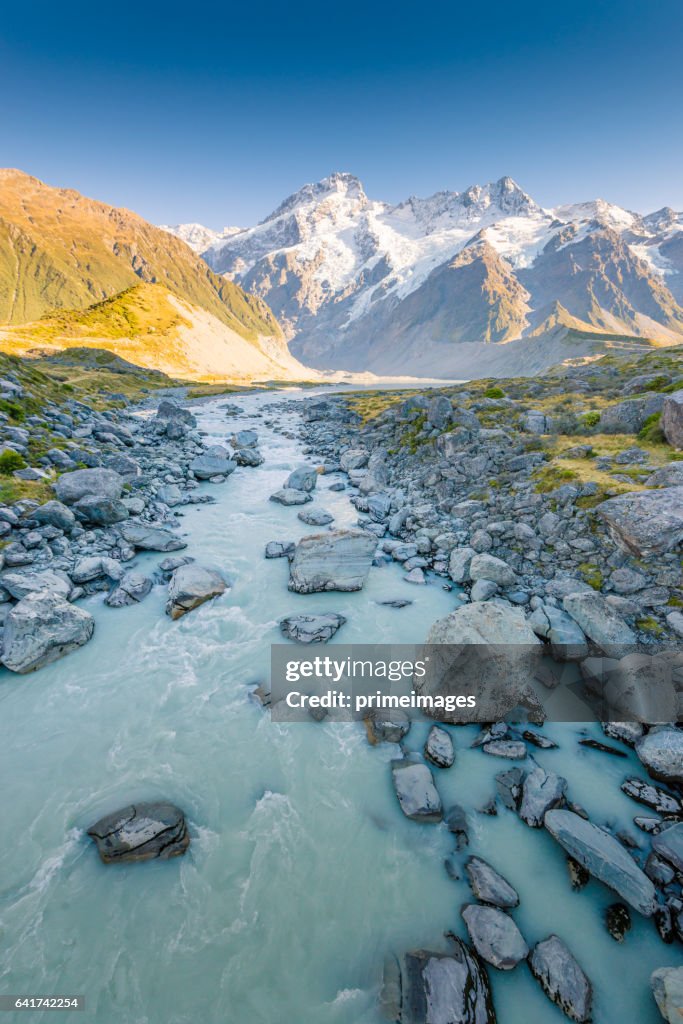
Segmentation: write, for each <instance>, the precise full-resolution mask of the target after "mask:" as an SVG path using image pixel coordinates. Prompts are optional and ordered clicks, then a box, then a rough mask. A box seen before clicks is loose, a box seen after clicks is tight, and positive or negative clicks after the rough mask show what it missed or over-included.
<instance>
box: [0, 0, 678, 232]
mask: <svg viewBox="0 0 683 1024" xmlns="http://www.w3.org/2000/svg"><path fill="white" fill-rule="evenodd" d="M682 40H683V4H681V3H680V0H642V2H633V0H603V2H600V0H591V2H590V3H589V2H584V0H578V2H573V3H571V2H570V3H566V2H565V3H564V4H562V3H560V4H549V3H548V2H547V0H546V2H544V3H536V2H528V0H526V2H525V0H520V2H515V3H513V2H509V3H500V2H498V0H489V2H487V3H485V4H482V3H479V4H461V3H458V2H455V0H452V2H450V3H447V2H441V0H432V2H430V3H426V4H419V3H415V2H413V3H410V4H408V3H404V2H403V0H392V2H391V3H386V2H384V0H378V2H374V3H373V2H372V0H370V3H367V2H366V3H364V4H363V3H358V2H356V0H345V2H343V3H325V2H324V0H315V2H312V0H305V2H300V3H296V2H294V3H291V4H290V5H286V4H282V3H279V4H272V5H271V4H270V3H269V2H268V0H261V2H260V3H252V4H245V3H241V4H240V5H239V6H238V5H233V4H231V3H230V2H229V0H225V2H224V3H221V4H215V3H213V2H203V3H201V4H196V5H194V7H193V5H188V4H187V3H184V4H182V5H180V4H175V3H173V2H172V0H168V2H166V3H164V4H161V3H158V2H157V0H139V2H138V3H137V4H129V3H119V4H106V5H95V4H92V3H91V2H90V3H87V4H86V3H82V2H69V0H66V2H65V3H64V4H55V3H54V0H50V2H44V0H32V2H29V3H21V2H17V0H7V2H6V4H5V5H3V14H2V18H1V19H0V87H1V89H2V93H1V94H2V96H3V101H2V104H1V105H0V166H15V167H20V168H22V169H23V170H26V171H28V172H30V173H32V174H35V175H37V176H38V177H40V178H42V179H43V180H45V181H48V182H49V183H51V184H56V185H68V186H71V187H74V188H77V189H79V190H80V191H82V192H84V193H86V194H88V195H91V196H94V197H95V198H98V199H102V200H104V201H106V202H110V203H113V204H115V205H121V206H127V207H129V208H131V209H134V210H137V212H139V213H141V214H142V215H143V216H145V217H147V218H148V219H149V220H152V221H155V222H157V223H160V222H167V223H175V222H178V221H189V220H197V221H200V222H203V223H205V224H208V225H210V226H212V227H219V226H222V225H223V224H249V223H253V222H254V221H256V220H259V219H261V218H262V217H264V216H265V215H266V214H268V213H269V212H270V211H271V210H272V209H273V208H274V207H275V206H276V205H277V204H278V203H279V202H280V200H281V199H282V198H284V196H286V195H287V194H289V193H290V192H292V191H294V190H295V189H297V188H298V187H299V186H300V185H302V184H303V183H305V182H307V181H315V180H317V179H318V178H321V177H323V176H324V175H326V174H328V173H330V172H331V171H333V170H346V171H351V172H353V173H355V174H357V175H358V176H359V177H360V178H361V179H362V181H363V182H364V184H365V187H366V191H367V192H368V194H370V195H371V196H374V197H378V198H384V199H388V200H390V201H398V200H400V199H403V198H405V197H406V196H408V195H410V194H417V195H429V194H431V193H432V192H435V191H438V190H440V189H445V188H449V189H458V190H460V189H463V188H465V187H467V186H468V185H470V184H473V183H475V182H484V181H488V180H491V179H495V178H498V177H500V176H502V175H504V174H510V175H511V176H512V177H514V178H515V179H516V180H517V181H519V183H520V184H521V185H522V186H523V187H524V188H525V189H526V190H527V191H528V192H530V193H531V194H532V195H533V196H534V198H535V199H536V200H537V201H538V202H540V203H542V204H543V205H547V206H550V205H555V204H558V203H563V202H569V201H579V200H583V199H589V198H595V197H596V196H598V195H599V196H602V197H604V198H606V199H609V200H611V201H612V202H617V203H619V204H621V205H624V206H627V207H629V208H631V209H635V210H639V211H641V212H649V211H650V210H652V209H655V208H657V207H660V206H663V205H671V206H674V207H676V208H678V209H681V208H683V114H682V111H683V84H682V83H683V58H682V56H681V54H682V51H683V48H682V45H681V44H682Z"/></svg>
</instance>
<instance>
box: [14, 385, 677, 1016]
mask: <svg viewBox="0 0 683 1024" xmlns="http://www.w3.org/2000/svg"><path fill="white" fill-rule="evenodd" d="M280 400H281V396H280V395H277V394H268V395H266V394H263V395H258V396H246V397H243V396H239V397H238V401H239V404H240V405H242V406H243V407H244V408H245V410H246V411H247V412H248V413H249V414H250V415H249V417H248V418H246V419H245V418H240V420H239V426H240V427H242V426H253V427H254V428H256V429H257V430H258V431H259V433H260V435H261V439H262V441H261V447H262V450H263V452H264V454H265V456H266V463H265V464H264V465H263V466H261V467H259V468H257V469H239V470H237V471H236V472H235V473H234V474H233V476H231V477H230V479H229V481H228V482H227V483H226V484H225V485H223V486H218V487H214V488H211V487H210V485H207V489H209V490H210V491H211V493H212V494H214V495H215V497H216V498H217V499H218V500H217V502H216V504H214V505H210V506H196V507H190V508H188V509H183V510H181V511H182V512H183V519H182V520H181V522H182V524H183V525H182V529H183V530H184V531H185V532H186V533H187V539H188V542H189V547H188V549H187V553H188V554H191V555H193V556H194V557H196V558H197V559H198V561H200V562H204V563H206V564H208V565H211V566H215V567H216V568H218V569H219V570H220V571H222V572H223V573H225V574H226V575H227V576H228V577H229V578H230V579H232V581H233V587H232V589H231V590H230V591H229V592H228V593H227V594H226V595H224V596H223V597H222V598H220V599H219V600H217V601H215V602H213V603H211V604H207V605H204V606H203V607H202V608H200V609H198V610H196V611H195V612H193V613H192V614H190V615H187V616H186V617H184V618H183V619H181V620H179V621H178V622H171V620H170V619H169V618H168V617H167V616H166V615H165V614H164V599H165V594H164V589H163V588H155V589H154V590H153V591H152V593H151V594H150V595H149V597H147V598H146V599H145V601H144V602H143V603H142V604H141V605H139V606H136V607H135V608H124V609H108V608H105V607H104V606H103V604H102V600H101V596H100V597H96V598H93V599H91V600H89V601H87V602H86V606H87V607H88V608H89V610H90V611H91V612H92V613H93V614H94V615H95V617H96V620H97V628H96V632H95V636H94V639H93V640H92V641H91V642H90V643H89V644H88V645H87V646H86V647H84V648H82V649H81V650H80V651H78V652H75V653H74V654H72V655H70V656H69V657H68V658H65V659H63V660H61V661H59V662H57V663H55V664H54V665H51V666H49V667H48V668H46V669H44V670H41V671H40V672H38V673H36V674H34V675H32V676H27V677H17V676H12V675H10V674H9V673H4V672H3V673H2V675H1V676H0V777H1V778H2V779H3V810H2V818H3V832H4V837H5V838H4V842H3V844H2V846H1V847H0V940H1V941H2V946H3V951H4V955H3V958H2V965H1V966H0V990H1V991H5V992H21V991H34V992H41V993H44V994H46V993H50V992H54V993H57V992H62V993H76V992H80V993H83V994H85V995H86V998H87V1000H88V1009H87V1011H86V1013H85V1015H84V1014H81V1013H79V1014H68V1013H67V1014H64V1016H63V1017H62V1018H60V1019H63V1020H66V1021H73V1022H74V1024H84V1021H89V1022H90V1021H92V1022H94V1024H143V1022H148V1024H160V1022H161V1021H163V1022H164V1024H190V1022H191V1024H196V1022H197V1021H201V1022H202V1024H225V1022H228V1021H230V1022H239V1024H290V1022H291V1024H294V1022H296V1024H378V1022H379V1019H380V1018H379V1014H378V1011H377V1001H376V997H377V989H378V983H379V980H380V975H381V967H382V961H383V958H384V955H385V953H386V952H388V951H396V952H401V951H403V950H405V949H408V948H413V947H419V946H423V947H433V948H441V949H445V948H447V947H446V945H445V940H444V939H443V933H444V932H445V931H448V930H454V931H457V932H459V933H460V934H463V935H464V929H463V926H462V921H461V920H460V917H459V908H460V905H461V903H463V902H464V901H466V900H468V899H470V898H471V894H470V893H469V890H468V889H467V887H466V885H465V884H464V883H462V882H461V883H454V882H453V881H451V880H450V879H449V878H448V877H447V875H446V872H445V871H444V869H443V860H444V858H445V857H446V856H447V855H448V853H449V852H450V851H451V849H452V838H451V837H450V836H449V834H448V833H447V831H446V829H445V827H444V826H419V825H416V824H414V823H412V822H410V821H408V820H407V819H405V818H404V817H403V816H402V815H401V813H400V811H399V809H398V806H397V802H396V799H395V795H394V793H393V790H392V787H391V781H390V772H389V765H388V762H389V760H390V758H391V756H392V755H393V753H394V751H393V749H392V748H391V747H390V746H389V745H383V746H380V747H375V748H372V747H370V746H369V745H368V744H367V741H366V738H365V733H364V730H363V729H362V728H361V727H360V726H357V725H352V724H338V725H334V724H311V725H307V724H293V725H289V726H287V725H274V724H272V723H271V722H270V718H269V716H268V714H267V713H264V712H263V711H262V710H261V709H260V708H259V707H257V706H256V704H255V703H254V702H253V701H252V700H251V699H250V697H249V689H250V687H251V686H252V685H253V684H254V683H256V682H259V681H264V680H266V679H267V674H268V667H269V645H270V643H272V642H280V641H281V636H280V633H279V630H278V628H277V620H278V619H279V618H280V617H281V616H283V615H285V614H288V613H292V612H293V611H300V612H306V611H315V610H318V609H324V610H333V611H338V612H340V613H342V614H343V615H345V616H346V617H347V619H348V623H347V624H346V625H345V626H344V628H343V629H342V630H341V631H340V633H339V634H338V637H337V639H338V640H339V641H340V642H347V643H348V642H358V641H363V640H365V641H367V640H369V639H372V640H377V641H402V642H419V641H422V640H423V639H424V637H425V635H426V633H427V630H428V628H429V626H430V625H431V623H432V622H433V621H434V620H435V619H437V618H439V617H441V616H443V615H444V614H446V613H447V612H448V611H449V610H451V608H452V607H453V598H452V596H451V595H448V594H447V593H445V592H444V591H443V590H442V588H441V585H440V583H439V581H434V582H433V583H431V584H430V585H428V586H426V587H415V586H411V585H410V584H407V583H405V582H404V581H403V580H402V578H401V576H402V573H401V570H400V568H399V567H397V566H395V565H392V566H387V567H384V568H381V569H373V570H372V572H371V574H370V578H369V580H368V584H367V586H366V587H365V589H364V590H363V591H362V592H360V593H356V594H320V595H308V596H302V595H296V594H291V593H289V592H288V591H287V587H286V581H287V564H286V559H280V560H265V559H264V557H263V549H264V546H265V544H266V542H267V541H269V540H276V539H277V540H290V539H292V540H295V539H297V538H298V537H300V536H302V535H304V534H306V533H309V532H315V528H311V527H306V526H305V525H304V524H303V523H301V522H300V520H298V519H297V516H296V511H297V510H296V508H289V509H287V508H283V507H282V506H279V505H276V504H274V503H273V502H269V501H268V497H269V495H270V494H271V493H272V492H273V491H274V490H276V489H277V488H279V487H280V486H281V485H282V482H283V479H284V477H285V476H286V474H287V472H288V471H289V470H291V469H292V468H293V467H294V466H295V465H297V464H299V463H301V462H303V461H305V460H304V458H303V457H302V454H301V450H300V447H299V445H298V443H297V442H295V441H293V440H290V439H287V438H284V437H282V435H280V434H275V433H273V431H271V430H269V429H268V428H267V427H266V426H265V425H264V422H263V418H262V417H261V416H260V415H259V414H260V413H261V412H262V411H263V412H265V413H266V415H267V407H268V406H269V405H271V404H272V403H274V402H278V401H280ZM222 404H223V402H222V401H220V400H218V401H213V402H211V403H207V404H206V405H204V406H203V407H202V409H201V413H200V420H201V426H202V427H203V428H204V429H205V430H207V431H208V432H209V435H210V438H211V440H216V441H223V440H225V438H226V437H227V436H229V434H230V433H232V430H233V428H234V426H235V423H234V422H232V423H231V422H229V421H228V420H227V418H226V414H225V412H224V411H223V410H222V408H221V406H222ZM277 418H278V421H279V422H280V423H283V424H284V423H285V421H286V419H287V417H283V416H282V414H281V413H278V414H277ZM290 425H292V426H294V419H293V418H292V419H291V424H290ZM328 483H329V479H326V478H325V477H323V478H321V480H320V481H319V488H318V492H317V494H316V504H317V506H318V507H324V508H326V509H329V511H330V512H332V514H333V515H334V516H335V518H336V522H337V524H339V525H344V526H346V525H352V524H353V523H354V522H355V519H356V513H355V510H354V509H353V508H352V506H351V505H350V504H349V501H348V497H347V496H346V495H345V494H344V493H334V492H330V491H327V490H326V487H327V484H328ZM162 557H163V556H161V555H143V556H140V557H139V558H138V559H137V564H138V565H139V567H140V568H141V569H142V570H143V571H144V570H147V571H152V569H153V568H154V566H155V565H156V564H157V563H158V561H160V560H161V558H162ZM397 596H407V597H409V598H412V599H413V600H414V604H413V605H411V606H409V607H408V608H405V609H402V610H396V609H393V608H388V607H384V606H381V605H378V604H377V603H376V602H377V601H380V600H386V599H388V598H393V597H397ZM424 733H425V728H424V727H423V726H416V727H414V730H413V732H411V735H410V742H411V744H412V745H413V746H415V747H419V746H420V745H421V743H422V742H423V740H424ZM577 733H578V727H577V728H576V729H575V728H574V727H571V726H566V727H563V728H562V727H559V726H556V727H554V735H555V736H556V738H557V739H558V741H559V742H560V744H561V749H560V750H558V751H550V752H539V755H538V760H539V761H540V762H541V763H543V764H544V765H546V766H548V767H557V769H558V770H559V771H561V772H563V773H564V774H566V776H567V777H568V778H569V780H570V787H571V792H572V797H573V798H574V799H576V800H578V801H580V802H581V803H583V804H584V806H586V808H587V809H588V810H589V812H590V813H591V816H592V817H593V818H594V820H596V821H598V822H606V821H609V822H610V823H612V824H615V823H619V825H620V826H622V827H627V826H628V825H629V821H630V819H631V818H632V816H633V814H634V813H635V805H634V804H632V803H631V801H629V800H628V798H627V797H625V796H624V795H623V794H620V793H619V788H618V787H619V782H620V781H621V778H622V776H623V774H624V762H622V761H616V759H612V758H609V757H605V756H603V755H600V754H597V753H595V752H591V751H583V750H582V751H581V752H580V753H577V748H576V734H577ZM452 734H453V735H454V738H455V742H456V745H457V747H458V753H457V760H456V764H455V767H454V768H453V769H450V770H449V771H447V772H441V773H436V774H437V784H438V786H439V788H440V790H441V792H442V794H443V796H444V798H445V799H446V800H455V801H457V802H458V803H461V804H463V805H465V806H466V807H467V808H468V810H469V811H470V812H471V813H470V821H471V825H472V838H471V851H472V852H476V853H478V854H481V855H482V856H484V857H486V858H487V859H489V860H490V861H491V862H492V863H493V864H494V865H495V866H496V867H497V868H498V869H499V870H501V871H502V872H503V873H504V874H505V875H506V876H507V877H508V878H509V879H510V881H511V882H512V883H513V884H514V885H515V886H516V887H517V888H518V890H519V891H520V895H521V897H522V901H521V906H520V908H519V910H518V911H517V912H516V913H515V916H516V918H517V920H518V922H519V923H520V926H521V927H522V930H523V931H524V933H525V936H526V937H527V939H528V941H529V942H534V941H537V940H538V939H539V938H543V937H545V936H546V935H547V934H548V933H549V932H551V931H556V932H557V933H558V934H560V935H561V936H562V937H563V938H565V940H566V941H567V942H568V944H569V945H570V947H571V948H572V949H573V950H574V952H575V954H576V955H577V957H578V958H579V960H580V961H581V962H582V963H583V965H584V966H585V968H586V969H587V971H588V973H589V975H590V976H591V977H592V978H593V980H594V982H595V985H596V989H597V997H596V1014H595V1019H596V1021H598V1022H602V1024H617V1022H619V1024H622V1022H623V1021H625V1020H636V1019H637V1020H638V1021H639V1024H655V1022H656V1021H657V1019H658V1016H657V1010H656V1008H655V1007H654V1003H653V1002H652V999H651V997H650V995H649V992H648V987H647V979H648V976H649V972H650V971H651V970H652V969H653V968H654V967H655V966H659V965H662V964H667V963H675V962H676V960H677V954H676V953H675V952H672V951H671V950H670V949H666V948H665V947H663V946H662V945H661V944H660V942H659V940H658V939H657V938H656V936H655V934H654V929H653V927H652V925H651V924H650V923H647V922H642V921H639V920H636V921H635V924H634V929H633V931H632V932H631V933H630V934H629V935H628V936H627V939H626V941H625V943H624V945H623V947H619V946H617V945H616V944H615V943H614V942H613V940H612V939H611V938H609V936H608V935H607V932H606V931H605V929H604V925H603V923H602V920H601V915H602V913H603V910H604V907H605V906H606V905H607V904H608V903H610V902H613V899H614V897H611V896H610V894H609V893H608V892H607V891H606V890H605V889H603V888H602V887H601V886H599V885H598V884H597V883H591V884H590V886H589V887H588V889H587V890H585V891H584V892H583V893H581V894H576V893H573V892H572V891H571V889H570V887H569V882H568V878H567V873H566V866H565V862H564V858H563V857H562V856H561V854H560V852H559V850H558V848H557V847H556V845H555V844H554V843H553V841H552V839H551V838H550V837H549V836H547V835H545V834H544V833H543V832H537V831H535V830H531V829H528V828H526V826H523V825H522V824H521V823H520V822H519V821H518V820H516V819H515V817H514V816H513V815H512V814H509V813H506V812H502V813H501V814H500V815H499V816H498V817H497V818H488V817H480V816H479V815H478V814H477V813H476V809H477V808H478V807H480V806H481V805H482V804H484V803H485V802H486V801H487V800H488V799H489V797H490V796H491V793H492V785H493V784H492V779H493V775H494V774H495V773H496V772H497V771H500V770H501V768H503V767H505V764H504V763H503V764H501V762H499V761H498V760H496V759H494V758H489V757H486V756H485V755H483V754H482V753H481V751H473V750H470V749H469V744H470V743H471V741H472V738H473V735H474V730H472V729H469V728H467V729H456V730H452ZM158 798H166V799H170V800H173V801H175V802H176V803H178V804H179V805H180V806H181V807H183V808H184V809H185V811H186V813H187V815H188V818H189V823H190V829H191V833H192V840H193V841H192V845H191V847H190V850H189V852H188V854H187V855H186V856H185V857H183V858H179V859H177V860H174V861H169V862H155V863H151V864H142V865H131V866H122V865H120V866H110V867H107V866H104V865H102V864H101V863H100V862H99V859H98V858H97V855H96V851H95V849H94V847H93V846H92V844H91V843H90V841H89V840H88V839H87V837H86V836H85V835H84V832H83V830H84V829H85V828H86V827H87V826H88V825H89V824H91V823H92V822H93V821H94V820H96V819H97V818H98V817H99V816H100V815H102V814H104V813H106V812H108V811H111V810H113V809H115V808H116V807H118V806H121V805H122V804H126V803H128V802H130V801H135V800H141V799H158ZM631 831H635V830H633V828H632V826H631ZM634 917H635V918H637V915H634ZM491 973H492V975H495V977H494V988H495V995H496V1000H497V1005H498V1012H499V1019H500V1020H501V1021H502V1022H503V1024H528V1022H529V1021H530V1020H533V1021H534V1024H545V1022H548V1024H552V1022H559V1021H561V1020H563V1019H564V1018H563V1016H562V1014H561V1013H560V1012H559V1011H558V1010H556V1009H555V1008H554V1007H553V1006H551V1005H550V1004H549V1003H548V1001H547V1000H546V998H545V996H543V995H542V993H541V992H540V990H539V989H538V986H537V985H536V983H535V982H534V981H533V980H532V979H531V978H530V975H529V973H528V970H527V969H526V967H524V966H521V967H519V968H518V969H517V970H516V971H514V972H511V973H510V974H506V975H505V976H502V975H500V974H498V973H497V972H495V971H492V972H491ZM12 1016H15V1017H16V1018H17V1021H18V1022H21V1021H23V1019H24V1018H23V1016H19V1015H11V1014H8V1015H7V1019H8V1021H11V1020H12Z"/></svg>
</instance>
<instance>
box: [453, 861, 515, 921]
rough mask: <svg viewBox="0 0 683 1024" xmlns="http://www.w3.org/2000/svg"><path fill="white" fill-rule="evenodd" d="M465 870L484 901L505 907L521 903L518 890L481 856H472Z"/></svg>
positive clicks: (476, 891) (476, 892)
mask: <svg viewBox="0 0 683 1024" xmlns="http://www.w3.org/2000/svg"><path fill="white" fill-rule="evenodd" d="M465 871H466V872H467V877H468V879H469V883H470V888H471V889H472V892H473V893H474V895H475V896H476V897H477V899H478V900H481V902H482V903H490V904H492V905H493V906H494V907H502V908H503V909H510V908H512V907H516V906H518V905H519V896H518V894H517V891H516V890H515V889H513V888H512V886H511V885H510V883H509V882H507V881H506V880H505V879H504V878H503V876H502V875H499V874H498V872H497V871H496V870H495V868H492V867H491V865H490V864H487V863H486V861H485V860H482V858H481V857H470V858H469V860H468V861H467V863H466V864H465Z"/></svg>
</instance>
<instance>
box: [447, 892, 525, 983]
mask: <svg viewBox="0 0 683 1024" xmlns="http://www.w3.org/2000/svg"><path fill="white" fill-rule="evenodd" d="M462 916H463V920H464V921H465V924H466V925H467V931H468V932H469V935H470V938H471V940H472V945H473V946H474V948H475V949H476V951H477V953H478V954H479V956H480V957H481V958H482V959H483V960H486V962H487V963H488V964H492V965H493V966H494V967H497V968H498V970H499V971H511V970H512V968H513V967H516V966H517V964H518V963H519V962H520V960H524V958H525V957H526V956H528V954H529V947H528V946H527V944H526V942H525V941H524V937H523V936H522V933H521V932H520V930H519V928H518V927H517V925H516V924H515V922H514V921H513V920H512V918H511V917H509V916H508V914H505V913H504V912H503V911H502V910H499V909H498V908H497V907H479V906H477V905H476V904H475V903H470V904H468V906H466V907H463V909H462Z"/></svg>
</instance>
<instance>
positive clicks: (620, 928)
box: [605, 903, 631, 942]
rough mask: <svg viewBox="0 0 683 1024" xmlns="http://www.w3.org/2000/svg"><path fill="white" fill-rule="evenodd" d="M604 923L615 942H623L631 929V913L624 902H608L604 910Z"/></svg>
mask: <svg viewBox="0 0 683 1024" xmlns="http://www.w3.org/2000/svg"><path fill="white" fill-rule="evenodd" d="M605 924H606V926H607V931H608V932H609V933H610V935H611V936H612V938H613V939H614V941H615V942H623V941H624V938H625V937H626V933H627V932H628V931H630V930H631V914H630V911H629V909H628V907H627V906H626V904H625V903H610V905H609V907H608V908H607V910H606V911H605Z"/></svg>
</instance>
